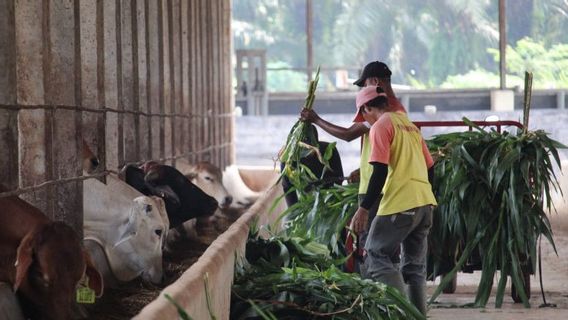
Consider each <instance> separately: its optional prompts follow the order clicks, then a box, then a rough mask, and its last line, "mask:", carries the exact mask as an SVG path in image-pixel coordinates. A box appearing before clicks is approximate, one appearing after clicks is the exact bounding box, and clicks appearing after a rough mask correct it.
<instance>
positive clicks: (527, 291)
mask: <svg viewBox="0 0 568 320" xmlns="http://www.w3.org/2000/svg"><path fill="white" fill-rule="evenodd" d="M523 280H524V282H525V285H524V288H523V289H524V290H525V294H526V295H527V299H530V298H531V275H530V272H528V271H523ZM511 297H512V298H513V301H515V303H522V302H523V300H522V299H521V296H520V295H519V294H518V293H517V288H516V287H515V285H514V284H511Z"/></svg>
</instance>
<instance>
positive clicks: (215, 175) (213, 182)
mask: <svg viewBox="0 0 568 320" xmlns="http://www.w3.org/2000/svg"><path fill="white" fill-rule="evenodd" d="M186 177H187V178H188V179H189V180H190V181H191V182H192V183H193V184H195V185H196V186H197V187H198V188H199V189H201V190H203V192H205V193H207V194H208V195H210V196H212V197H213V198H215V200H217V202H218V203H219V208H221V209H226V208H228V207H229V206H230V205H231V202H233V197H232V196H231V195H230V194H229V192H228V191H227V189H226V188H225V186H224V185H223V173H222V172H221V169H219V168H217V167H216V166H214V165H213V164H211V163H209V162H199V163H197V164H196V165H195V166H193V167H192V168H191V172H189V173H188V174H186Z"/></svg>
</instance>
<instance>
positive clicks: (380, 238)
mask: <svg viewBox="0 0 568 320" xmlns="http://www.w3.org/2000/svg"><path fill="white" fill-rule="evenodd" d="M431 227H432V206H430V205H427V206H422V207H418V208H414V209H411V210H407V211H404V212H400V213H396V214H393V215H388V216H376V217H375V218H374V219H373V223H372V224H371V229H370V230H369V235H368V237H367V241H366V243H365V249H366V250H367V258H366V259H365V269H366V274H367V277H369V278H371V279H374V280H377V279H380V278H381V276H383V275H386V274H392V273H396V272H402V277H403V279H404V282H406V283H407V284H409V285H416V286H418V285H424V284H425V283H426V252H427V250H428V233H429V231H430V228H431ZM401 244H402V261H401V266H400V270H399V268H398V267H397V266H396V265H393V264H396V263H397V261H393V257H396V252H397V251H398V250H400V245H401Z"/></svg>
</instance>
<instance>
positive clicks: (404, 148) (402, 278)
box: [351, 86, 437, 315]
mask: <svg viewBox="0 0 568 320" xmlns="http://www.w3.org/2000/svg"><path fill="white" fill-rule="evenodd" d="M356 105H357V108H359V112H360V114H361V116H362V117H364V118H365V120H367V121H368V122H369V123H371V124H372V127H371V130H370V133H369V139H370V144H371V153H370V156H369V158H368V159H367V160H368V161H369V163H370V164H371V165H372V166H373V172H372V175H371V178H370V181H369V187H368V189H367V194H366V196H365V198H364V199H363V201H362V202H361V204H360V206H359V209H357V212H356V213H355V215H354V216H353V219H352V221H351V228H352V229H353V231H354V232H355V233H357V234H359V233H361V232H364V231H365V230H366V229H367V224H368V218H367V217H368V212H369V209H370V208H371V206H372V205H373V204H374V203H375V202H376V200H377V198H378V197H379V195H380V194H381V193H382V199H381V202H380V205H379V209H378V213H377V216H376V217H375V218H374V219H373V221H372V224H371V228H370V230H369V235H368V238H367V242H366V244H365V249H366V250H367V258H366V259H365V265H366V267H367V274H368V276H370V278H372V279H373V280H375V281H379V282H382V283H384V284H387V285H389V286H391V287H394V288H396V289H398V290H399V291H400V292H401V293H402V294H404V293H405V292H406V290H405V287H404V283H405V282H406V283H407V284H408V297H409V299H410V301H411V302H412V303H413V304H414V305H415V306H416V307H417V308H418V309H419V310H420V311H421V312H422V313H423V314H424V315H425V314H426V252H427V242H428V233H429V230H430V228H431V225H432V206H434V205H436V204H437V203H436V199H435V198H434V194H433V192H432V186H431V184H430V181H431V176H432V173H433V171H432V170H431V169H432V167H433V161H432V157H431V156H430V153H429V151H428V148H427V147H426V144H425V142H424V139H423V138H422V135H421V133H420V130H419V129H418V128H417V127H416V126H415V125H414V124H413V123H412V122H411V121H410V120H409V119H408V116H407V114H406V113H405V112H404V111H401V110H397V108H396V106H393V105H390V104H389V103H388V99H387V95H386V94H385V93H384V91H383V90H382V89H381V88H379V87H373V86H370V87H365V88H363V89H362V90H361V91H359V93H358V94H357V99H356ZM401 244H402V248H403V255H402V262H401V266H400V268H399V266H398V265H397V264H396V262H397V261H393V256H394V254H395V253H396V252H397V251H398V250H399V248H400V246H401Z"/></svg>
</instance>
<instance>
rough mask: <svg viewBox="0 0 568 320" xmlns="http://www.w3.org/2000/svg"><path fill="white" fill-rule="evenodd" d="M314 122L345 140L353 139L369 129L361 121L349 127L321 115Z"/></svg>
mask: <svg viewBox="0 0 568 320" xmlns="http://www.w3.org/2000/svg"><path fill="white" fill-rule="evenodd" d="M314 124H315V125H317V126H318V127H320V128H322V129H323V130H324V131H325V132H327V133H329V134H331V135H332V136H334V137H336V138H338V139H341V140H345V141H352V140H354V139H356V138H359V137H360V136H362V135H363V134H365V133H367V132H368V131H369V129H368V128H367V127H365V125H363V124H361V123H356V124H353V125H352V126H351V127H349V128H345V127H341V126H338V125H335V124H333V123H331V122H328V121H326V120H324V119H322V118H319V117H318V118H317V119H315V121H314Z"/></svg>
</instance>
